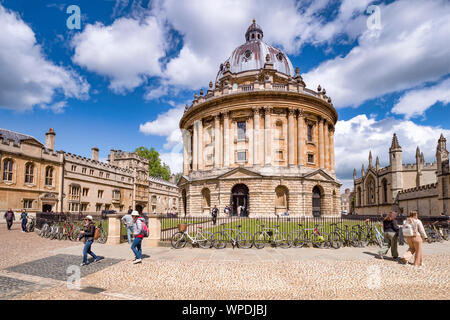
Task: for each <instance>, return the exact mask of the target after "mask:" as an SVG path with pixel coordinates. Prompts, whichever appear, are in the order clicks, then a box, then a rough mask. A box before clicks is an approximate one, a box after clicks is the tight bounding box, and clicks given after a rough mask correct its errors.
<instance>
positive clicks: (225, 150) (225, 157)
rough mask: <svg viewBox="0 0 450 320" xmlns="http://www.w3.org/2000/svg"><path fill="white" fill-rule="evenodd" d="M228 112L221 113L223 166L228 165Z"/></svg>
mask: <svg viewBox="0 0 450 320" xmlns="http://www.w3.org/2000/svg"><path fill="white" fill-rule="evenodd" d="M229 119H230V113H229V112H225V113H224V114H223V166H224V167H229V166H230V157H229V155H230V124H229Z"/></svg>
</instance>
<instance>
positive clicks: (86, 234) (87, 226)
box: [78, 216, 100, 267]
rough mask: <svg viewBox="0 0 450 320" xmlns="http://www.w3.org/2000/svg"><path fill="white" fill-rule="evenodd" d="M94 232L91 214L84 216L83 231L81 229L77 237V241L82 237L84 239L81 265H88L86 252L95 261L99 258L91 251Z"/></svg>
mask: <svg viewBox="0 0 450 320" xmlns="http://www.w3.org/2000/svg"><path fill="white" fill-rule="evenodd" d="M94 234H95V224H94V221H93V219H92V216H86V218H84V228H83V231H81V233H80V236H79V237H78V241H80V240H81V239H84V241H85V244H84V248H83V263H82V264H81V266H82V267H83V266H86V265H88V262H87V255H88V254H89V255H91V256H92V258H94V261H95V262H98V261H100V258H99V257H97V256H96V255H95V253H93V252H92V251H91V246H92V243H94Z"/></svg>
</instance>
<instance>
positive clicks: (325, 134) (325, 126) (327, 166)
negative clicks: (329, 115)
mask: <svg viewBox="0 0 450 320" xmlns="http://www.w3.org/2000/svg"><path fill="white" fill-rule="evenodd" d="M323 129H324V130H323V131H324V132H323V138H324V139H323V140H324V141H323V142H324V149H325V152H324V158H325V159H324V163H325V169H330V150H329V149H330V142H329V135H328V123H327V121H326V120H325V119H324V120H323Z"/></svg>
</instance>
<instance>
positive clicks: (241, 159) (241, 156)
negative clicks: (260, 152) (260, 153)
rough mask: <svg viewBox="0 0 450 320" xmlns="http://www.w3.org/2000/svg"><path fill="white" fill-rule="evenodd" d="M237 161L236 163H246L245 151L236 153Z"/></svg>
mask: <svg viewBox="0 0 450 320" xmlns="http://www.w3.org/2000/svg"><path fill="white" fill-rule="evenodd" d="M237 161H238V162H245V161H247V152H245V151H238V153H237Z"/></svg>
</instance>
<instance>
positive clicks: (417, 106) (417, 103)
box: [392, 79, 450, 119]
mask: <svg viewBox="0 0 450 320" xmlns="http://www.w3.org/2000/svg"><path fill="white" fill-rule="evenodd" d="M437 102H442V103H444V104H448V103H450V79H447V80H445V81H443V82H441V83H439V84H437V85H435V86H432V87H429V88H422V89H417V90H412V91H409V92H407V93H406V94H404V95H403V96H402V97H401V98H400V100H399V101H398V102H397V103H396V104H395V106H394V107H393V108H392V112H393V113H395V114H403V115H405V117H406V118H407V119H409V118H412V117H415V116H420V115H423V114H424V112H425V111H426V110H428V109H429V108H431V107H432V106H433V105H434V104H436V103H437Z"/></svg>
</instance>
